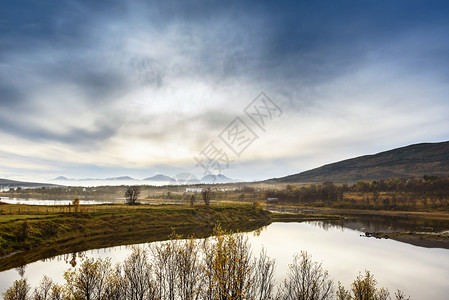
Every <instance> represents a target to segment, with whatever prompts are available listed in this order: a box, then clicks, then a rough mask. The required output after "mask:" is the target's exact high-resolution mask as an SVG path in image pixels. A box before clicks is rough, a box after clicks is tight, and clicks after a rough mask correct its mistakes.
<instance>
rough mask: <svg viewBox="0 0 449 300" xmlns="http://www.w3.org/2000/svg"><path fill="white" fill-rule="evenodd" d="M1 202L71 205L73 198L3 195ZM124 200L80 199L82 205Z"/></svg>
mask: <svg viewBox="0 0 449 300" xmlns="http://www.w3.org/2000/svg"><path fill="white" fill-rule="evenodd" d="M0 202H4V203H8V204H27V205H69V204H72V202H73V200H41V199H35V198H10V197H1V198H0ZM123 202H124V201H123V200H122V201H120V200H117V201H114V202H113V201H100V200H80V204H81V205H95V204H108V203H123Z"/></svg>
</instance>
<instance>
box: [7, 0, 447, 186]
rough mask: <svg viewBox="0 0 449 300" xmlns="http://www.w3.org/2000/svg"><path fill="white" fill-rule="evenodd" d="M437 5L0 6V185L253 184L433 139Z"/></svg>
mask: <svg viewBox="0 0 449 300" xmlns="http://www.w3.org/2000/svg"><path fill="white" fill-rule="evenodd" d="M448 32H449V4H447V2H446V1H413V0H398V1H391V0H389V1H382V0H381V1H369V0H363V1H360V0H357V1H355V0H354V1H349V0H348V1H346V0H345V1H340V0H338V1H331V0H327V1H321V0H318V1H232V0H231V1H207V0H196V1H170V0H168V1H143V0H129V1H73V0H61V1H47V0H39V1H37V0H28V1H22V0H15V1H5V0H0V178H8V179H15V180H28V181H40V182H42V181H45V182H48V181H51V180H52V179H53V178H55V177H57V176H66V177H69V178H105V177H115V176H124V175H128V176H132V177H134V178H139V179H142V178H146V177H151V176H154V175H156V174H159V173H163V174H166V175H168V176H175V175H176V174H179V173H182V172H188V173H192V174H195V175H196V176H198V177H201V176H203V175H204V174H208V173H212V174H217V173H222V174H224V175H226V176H228V177H231V178H237V179H242V180H259V179H267V178H273V177H281V176H285V175H289V174H294V173H298V172H301V171H305V170H308V169H311V168H315V167H319V166H321V165H324V164H328V163H332V162H336V161H339V160H342V159H347V158H351V157H355V156H359V155H365V154H374V153H377V152H380V151H385V150H389V149H392V148H396V147H401V146H406V145H410V144H415V143H422V142H440V141H447V140H449V117H448V116H449V99H448V97H449V96H448V95H449V84H448V83H449V81H448V79H449V68H448V67H447V66H449V38H448Z"/></svg>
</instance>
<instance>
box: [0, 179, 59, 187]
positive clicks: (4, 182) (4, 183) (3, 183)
mask: <svg viewBox="0 0 449 300" xmlns="http://www.w3.org/2000/svg"><path fill="white" fill-rule="evenodd" d="M57 186H58V185H57V184H49V183H38V182H25V181H16V180H9V179H0V188H17V187H24V188H39V187H57Z"/></svg>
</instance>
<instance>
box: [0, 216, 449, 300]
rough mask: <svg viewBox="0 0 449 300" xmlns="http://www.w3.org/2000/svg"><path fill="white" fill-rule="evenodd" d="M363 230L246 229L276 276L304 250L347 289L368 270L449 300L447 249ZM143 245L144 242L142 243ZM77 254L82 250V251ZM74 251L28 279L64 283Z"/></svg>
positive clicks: (38, 265) (31, 271) (113, 254)
mask: <svg viewBox="0 0 449 300" xmlns="http://www.w3.org/2000/svg"><path fill="white" fill-rule="evenodd" d="M361 233H362V232H360V231H358V230H355V229H351V228H347V227H344V226H340V225H334V224H331V223H324V222H303V223H273V224H270V225H269V226H267V227H265V228H263V229H262V230H258V231H255V232H250V233H245V235H246V236H248V239H249V242H250V244H251V249H252V251H253V253H254V254H258V253H259V251H260V250H261V249H262V248H264V249H266V251H267V254H268V255H269V256H270V257H272V258H274V259H275V260H276V278H277V281H278V282H279V281H282V280H283V278H284V276H285V274H286V271H287V269H288V264H289V263H291V262H292V258H293V255H294V254H296V253H299V252H300V251H301V250H305V251H307V252H308V253H309V254H312V257H313V260H315V261H318V262H322V265H323V267H324V268H325V269H327V270H328V271H329V274H330V275H331V277H332V278H334V279H335V282H337V281H340V282H341V283H342V284H344V285H345V286H346V287H349V286H350V284H351V282H352V281H353V280H354V279H355V278H356V276H357V275H358V273H359V272H364V270H370V271H371V272H372V273H373V274H374V275H375V278H376V279H377V280H378V282H379V285H378V286H379V287H380V286H383V287H386V288H388V289H389V290H390V292H394V291H395V290H396V289H400V290H402V291H404V292H405V293H406V294H408V295H411V296H412V298H413V299H447V295H448V294H449V250H447V249H439V248H423V247H418V246H413V245H410V244H406V243H402V242H398V241H394V240H387V239H382V240H379V239H374V238H366V237H363V236H362V234H361ZM141 245H142V246H145V244H141ZM130 252H131V247H129V246H119V247H111V248H103V249H96V250H89V251H86V252H84V254H85V255H86V256H87V257H95V258H100V257H101V258H104V257H110V258H111V260H112V262H113V263H117V262H122V261H123V260H124V259H125V258H126V257H127V255H129V253H130ZM78 255H79V253H78ZM74 256H76V255H74V254H67V255H60V256H56V257H53V258H50V259H46V260H41V261H37V262H34V263H30V264H28V265H26V266H25V267H24V271H25V277H27V278H28V280H29V282H30V284H31V285H32V286H33V287H34V286H37V284H38V283H39V281H40V280H41V278H42V276H43V275H47V276H49V277H51V278H53V279H54V280H56V281H59V282H63V279H62V278H63V274H64V271H66V270H67V269H68V268H69V267H70V261H71V260H72V259H73V257H74ZM19 278H20V276H19V270H18V269H11V270H7V271H4V272H1V273H0V292H4V291H5V290H6V288H7V287H9V286H11V284H12V283H13V281H14V280H16V279H19Z"/></svg>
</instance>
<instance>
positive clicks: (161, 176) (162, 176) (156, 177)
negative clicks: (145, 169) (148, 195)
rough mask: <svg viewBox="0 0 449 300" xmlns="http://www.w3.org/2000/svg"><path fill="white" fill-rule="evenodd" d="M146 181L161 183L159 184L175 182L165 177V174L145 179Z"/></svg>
mask: <svg viewBox="0 0 449 300" xmlns="http://www.w3.org/2000/svg"><path fill="white" fill-rule="evenodd" d="M144 180H147V181H159V182H170V181H172V180H173V178H171V177H168V176H165V175H163V174H158V175H155V176H152V177H148V178H145V179H144Z"/></svg>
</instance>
